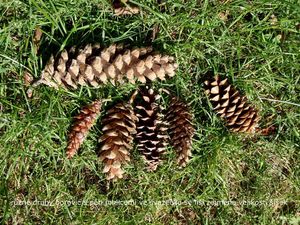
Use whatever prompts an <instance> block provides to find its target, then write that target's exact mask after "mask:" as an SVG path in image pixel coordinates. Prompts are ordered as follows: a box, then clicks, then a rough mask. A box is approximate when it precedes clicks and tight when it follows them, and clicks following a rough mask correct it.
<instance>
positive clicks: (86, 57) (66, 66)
mask: <svg viewBox="0 0 300 225" xmlns="http://www.w3.org/2000/svg"><path fill="white" fill-rule="evenodd" d="M177 67H178V66H177V64H176V63H174V58H173V57H171V56H168V55H164V56H163V55H161V54H159V53H155V52H153V50H152V47H145V48H134V49H126V48H124V46H123V45H122V44H112V45H110V46H109V47H107V48H101V47H100V46H99V45H93V46H92V45H91V44H89V45H86V46H85V47H84V48H75V47H73V48H71V49H70V50H66V49H65V50H63V51H62V52H61V53H60V54H59V55H58V56H57V57H55V58H54V57H53V56H52V57H51V58H50V60H49V61H48V63H47V65H46V66H45V68H44V70H43V71H42V75H41V79H40V80H39V81H37V82H36V83H35V84H34V86H36V85H38V84H41V83H43V84H46V85H48V86H50V87H54V88H59V87H63V88H66V89H67V88H74V89H76V88H77V87H78V85H90V86H93V87H98V86H99V85H101V84H106V83H107V82H108V81H110V82H111V83H112V84H116V83H120V84H122V83H124V82H126V81H128V82H130V83H135V81H136V80H138V81H139V82H141V83H146V81H149V80H150V81H153V80H155V79H160V80H165V79H166V77H172V76H174V75H175V70H176V69H177Z"/></svg>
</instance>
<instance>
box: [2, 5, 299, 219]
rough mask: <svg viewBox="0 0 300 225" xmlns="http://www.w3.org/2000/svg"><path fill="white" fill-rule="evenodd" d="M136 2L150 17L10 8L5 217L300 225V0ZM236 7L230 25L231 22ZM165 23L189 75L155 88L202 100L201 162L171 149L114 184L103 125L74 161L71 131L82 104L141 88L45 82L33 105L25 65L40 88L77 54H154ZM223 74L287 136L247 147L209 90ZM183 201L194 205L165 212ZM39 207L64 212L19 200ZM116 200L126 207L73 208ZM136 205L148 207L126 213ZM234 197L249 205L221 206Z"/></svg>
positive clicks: (136, 159)
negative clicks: (52, 57)
mask: <svg viewBox="0 0 300 225" xmlns="http://www.w3.org/2000/svg"><path fill="white" fill-rule="evenodd" d="M134 2H136V3H138V5H139V6H140V8H141V11H142V12H141V14H139V15H136V16H132V17H118V18H117V17H115V16H113V15H112V12H111V6H110V4H109V1H104V0H102V1H101V0H99V1H96V0H90V1H85V0H78V1H69V0H29V1H17V0H10V1H8V0H4V1H3V0H2V1H1V3H0V172H1V177H0V221H1V222H2V223H4V224H52V223H57V224H230V223H231V224H299V223H300V203H299V200H300V194H299V193H300V190H299V189H300V188H299V186H300V168H299V164H300V154H299V150H300V147H299V144H300V76H299V74H300V48H299V46H300V32H299V29H300V27H299V23H300V6H299V1H288V0H286V1H263V0H258V1H234V0H233V1H230V0H229V1H183V0H172V1H171V0H168V1H167V7H166V11H165V12H160V10H159V7H158V5H157V4H156V3H155V1H150V0H142V1H134ZM226 10H227V11H228V18H227V20H226V21H223V20H221V19H220V18H219V16H218V15H219V13H220V12H226ZM272 15H275V17H276V18H277V22H276V23H275V24H272V23H271V20H270V19H271V16H272ZM154 25H159V27H160V33H159V34H158V37H157V39H156V40H155V41H154V43H153V45H154V47H155V48H156V49H158V50H160V51H162V52H166V53H168V54H170V55H174V56H175V57H176V60H177V62H178V63H179V65H180V67H179V70H178V72H177V75H176V77H174V78H173V79H171V80H167V81H166V82H156V83H155V86H156V87H164V88H170V89H173V90H174V91H175V92H176V93H177V94H178V95H179V96H181V97H182V98H183V99H185V100H186V101H187V102H189V103H190V105H191V108H192V111H193V113H194V114H195V121H194V123H195V126H196V130H197V132H196V135H195V137H194V143H193V155H194V157H193V159H192V160H191V162H190V164H189V165H188V166H187V167H186V168H185V169H178V168H177V167H176V164H175V160H174V159H175V154H174V152H173V151H172V149H169V150H168V154H167V160H166V162H165V164H164V165H163V166H162V167H160V169H159V170H158V171H157V172H155V173H147V172H146V171H145V170H144V165H143V162H142V160H141V158H140V156H139V154H138V153H137V151H136V150H135V151H134V152H133V153H132V155H133V162H132V164H131V165H128V167H127V169H126V172H127V173H126V174H127V175H126V178H125V179H124V180H121V181H119V182H117V183H114V184H110V185H109V187H108V185H107V183H106V180H105V177H104V175H103V174H102V173H101V170H102V165H101V163H100V162H99V160H98V159H97V156H96V153H95V150H96V146H97V138H98V136H99V135H100V134H101V124H100V123H98V124H97V126H95V127H94V128H93V129H92V131H91V132H90V134H89V136H88V138H87V140H86V141H85V143H84V145H83V146H82V148H81V152H80V154H78V155H77V156H76V157H75V158H74V159H73V160H71V161H70V160H67V159H66V157H65V148H66V141H67V139H66V136H67V132H68V130H69V127H70V124H71V122H72V116H74V115H75V114H76V113H77V112H78V111H79V109H80V107H81V106H82V105H85V104H87V103H89V102H91V101H92V100H94V99H95V98H97V97H100V98H109V97H111V98H112V99H113V100H114V101H117V100H118V99H120V98H126V96H127V95H128V94H129V93H130V92H131V91H132V90H134V88H135V86H133V85H123V86H122V87H118V88H115V87H113V86H106V87H103V88H101V89H93V88H87V87H84V88H81V89H80V90H77V91H63V90H59V91H56V90H54V89H52V88H49V87H46V86H39V87H37V88H36V89H34V95H33V97H32V98H28V97H27V96H26V91H27V87H26V86H25V85H24V83H23V73H24V71H25V68H26V69H27V70H29V71H30V72H31V73H32V74H33V75H34V77H35V79H38V77H39V76H40V72H41V70H42V68H43V64H45V60H46V59H47V57H49V54H51V53H55V51H58V50H61V49H63V48H64V47H65V46H71V45H74V44H77V45H79V44H85V43H89V42H100V43H101V44H109V43H112V42H124V43H128V44H131V45H138V46H143V45H148V44H151V43H150V41H149V37H150V36H151V32H152V27H153V26H154ZM37 26H40V27H41V29H42V30H43V37H42V40H41V50H40V53H39V54H38V55H36V54H35V51H34V47H33V32H34V30H35V28H36V27H37ZM212 73H214V74H220V75H221V76H227V77H228V78H229V80H230V81H231V82H232V83H233V84H234V85H235V86H237V87H238V89H239V90H241V92H242V93H244V94H245V95H246V96H247V97H248V98H249V99H250V101H251V102H252V103H253V104H254V105H256V106H257V108H258V109H259V110H260V114H261V116H262V123H263V124H266V125H271V124H272V125H275V126H276V127H277V130H276V133H275V134H274V135H272V136H269V137H260V136H256V137H248V136H245V135H239V134H232V133H230V132H228V130H226V128H225V127H224V124H223V122H222V121H221V120H220V119H219V118H218V117H217V116H216V115H215V114H214V113H213V112H212V110H211V108H210V106H209V104H208V101H207V98H206V97H205V95H204V93H203V89H202V81H203V80H204V78H205V77H206V76H207V75H208V74H212ZM274 100H275V101H274ZM170 199H173V200H177V201H178V202H180V201H182V203H184V201H189V203H190V204H181V205H175V204H173V205H172V204H163V203H166V202H164V201H167V200H170ZM35 200H39V201H54V202H57V203H62V204H54V205H53V206H48V207H47V206H43V205H41V204H36V205H28V204H27V205H25V204H23V205H21V206H20V205H14V204H13V203H14V202H15V203H18V201H31V202H32V203H34V201H35ZM105 200H114V201H123V204H121V205H117V204H116V202H115V205H103V204H102V205H97V206H95V205H94V206H89V205H84V204H83V205H70V206H69V205H68V201H87V202H89V203H92V202H93V201H94V202H95V201H105ZM130 200H134V201H136V204H127V205H126V204H125V203H126V202H125V201H130ZM222 200H223V201H233V202H234V203H236V204H214V201H222ZM143 201H144V202H143ZM145 201H150V202H151V201H152V202H153V203H156V204H148V203H146V202H145ZM159 201H160V202H159ZM195 201H198V203H199V204H196V203H197V202H195ZM243 201H248V202H245V203H248V204H242V203H243ZM250 201H262V203H266V204H260V205H257V204H254V203H253V202H252V203H251V202H250ZM270 201H274V202H273V204H271V202H270ZM201 202H202V203H204V202H206V205H205V206H203V205H201V204H200V203H201ZM127 203H128V202H127ZM129 203H130V202H129ZM143 203H145V204H143ZM159 203H161V204H159ZM169 203H170V202H169Z"/></svg>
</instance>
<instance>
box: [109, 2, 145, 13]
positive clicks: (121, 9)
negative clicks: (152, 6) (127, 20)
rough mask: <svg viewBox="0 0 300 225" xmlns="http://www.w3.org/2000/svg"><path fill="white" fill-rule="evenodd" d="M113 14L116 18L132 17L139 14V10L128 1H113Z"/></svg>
mask: <svg viewBox="0 0 300 225" xmlns="http://www.w3.org/2000/svg"><path fill="white" fill-rule="evenodd" d="M113 7H114V14H115V15H116V16H123V15H133V14H137V13H139V12H140V9H139V8H138V7H136V6H134V5H133V4H130V3H129V2H128V0H113Z"/></svg>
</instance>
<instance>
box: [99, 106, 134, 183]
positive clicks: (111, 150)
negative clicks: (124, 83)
mask: <svg viewBox="0 0 300 225" xmlns="http://www.w3.org/2000/svg"><path fill="white" fill-rule="evenodd" d="M136 121H137V117H136V116H135V115H134V111H133V108H132V106H131V104H129V103H118V104H117V105H115V106H114V107H112V108H111V109H109V110H108V112H107V113H106V116H105V118H104V119H103V120H102V123H103V128H102V131H103V134H102V136H101V137H100V139H99V142H100V143H101V147H100V151H99V157H100V160H101V161H103V163H104V169H103V172H104V173H106V174H107V179H108V180H116V179H118V178H122V177H123V174H124V170H123V169H122V167H121V166H122V164H125V163H127V162H129V161H130V151H131V150H132V148H133V145H132V142H133V139H134V137H133V135H134V134H136V125H135V123H136Z"/></svg>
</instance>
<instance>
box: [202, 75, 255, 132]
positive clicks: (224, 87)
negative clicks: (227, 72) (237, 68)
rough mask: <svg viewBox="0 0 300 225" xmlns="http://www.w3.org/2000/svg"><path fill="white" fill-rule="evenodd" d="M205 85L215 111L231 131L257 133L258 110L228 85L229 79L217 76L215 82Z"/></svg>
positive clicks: (207, 82)
mask: <svg viewBox="0 0 300 225" xmlns="http://www.w3.org/2000/svg"><path fill="white" fill-rule="evenodd" d="M204 84H205V89H206V91H205V92H206V94H207V95H208V96H209V99H210V101H211V103H212V105H213V107H214V110H215V111H216V112H217V114H218V115H220V116H221V117H222V118H225V120H226V124H227V127H228V128H229V129H230V130H231V131H233V132H247V133H255V131H256V128H257V127H258V122H259V116H258V112H257V110H256V109H255V108H253V107H252V106H250V105H249V104H248V103H247V98H246V97H244V96H241V95H240V93H239V92H238V91H237V90H235V88H233V87H232V85H230V84H229V83H228V80H227V78H226V79H224V80H222V79H221V78H220V77H218V76H217V77H216V78H215V79H214V80H213V81H205V82H204Z"/></svg>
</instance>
